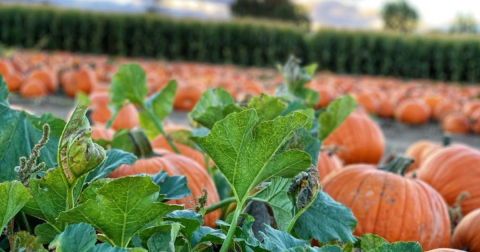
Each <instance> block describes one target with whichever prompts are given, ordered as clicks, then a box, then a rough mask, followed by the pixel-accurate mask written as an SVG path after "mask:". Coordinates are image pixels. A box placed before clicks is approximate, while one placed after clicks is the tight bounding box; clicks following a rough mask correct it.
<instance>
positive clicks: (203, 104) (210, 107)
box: [188, 88, 242, 129]
mask: <svg viewBox="0 0 480 252" xmlns="http://www.w3.org/2000/svg"><path fill="white" fill-rule="evenodd" d="M241 110H242V108H241V107H239V106H237V105H235V100H234V99H233V98H232V96H231V95H230V94H229V93H228V92H227V91H225V90H223V89H221V88H216V89H209V90H207V91H205V92H204V93H203V94H202V96H201V97H200V100H199V101H198V102H197V104H196V105H195V107H194V108H193V110H192V111H191V112H190V113H189V114H188V116H189V117H190V118H191V119H192V120H194V121H196V122H198V123H199V124H201V125H203V126H205V127H207V128H209V129H211V128H213V125H214V124H215V123H216V122H218V121H220V120H222V119H224V118H225V117H226V116H227V115H228V114H230V113H233V112H238V111H241Z"/></svg>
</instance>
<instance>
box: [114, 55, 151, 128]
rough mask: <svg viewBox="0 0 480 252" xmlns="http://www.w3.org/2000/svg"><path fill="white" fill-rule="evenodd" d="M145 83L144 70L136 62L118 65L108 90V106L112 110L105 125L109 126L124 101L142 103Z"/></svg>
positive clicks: (145, 90) (145, 89) (145, 88)
mask: <svg viewBox="0 0 480 252" xmlns="http://www.w3.org/2000/svg"><path fill="white" fill-rule="evenodd" d="M146 83H147V78H146V75H145V72H144V71H143V69H142V67H140V66H139V65H138V64H125V65H122V66H120V68H119V69H118V71H117V72H116V73H115V75H114V76H113V78H112V82H111V84H110V89H109V91H108V94H109V97H110V102H109V104H108V107H109V108H110V110H111V111H112V117H111V118H110V120H109V121H108V122H107V127H110V125H111V124H112V122H113V120H115V117H117V114H118V112H119V111H120V109H121V108H122V107H123V106H124V105H125V102H126V101H129V102H131V103H134V104H143V98H144V97H145V96H146V95H147V84H146Z"/></svg>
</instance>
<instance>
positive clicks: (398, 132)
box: [9, 94, 480, 157]
mask: <svg viewBox="0 0 480 252" xmlns="http://www.w3.org/2000/svg"><path fill="white" fill-rule="evenodd" d="M9 101H10V104H12V105H16V106H20V107H22V108H24V109H27V110H29V111H31V112H33V113H35V114H37V115H41V114H44V113H52V114H53V115H55V116H57V117H60V118H62V119H66V118H67V117H68V115H69V113H70V111H71V110H72V108H73V106H74V100H73V99H70V98H67V97H65V96H61V95H54V96H48V97H45V98H40V99H25V98H22V97H20V96H18V95H15V94H11V95H10V98H9ZM167 120H169V121H171V122H173V123H176V124H188V123H189V121H188V119H187V113H186V112H183V111H175V112H173V113H172V114H171V115H170V116H169V117H168V118H167ZM375 120H377V122H378V124H379V125H380V127H381V128H382V130H383V133H384V135H385V138H386V142H387V146H386V150H385V157H386V156H388V155H389V154H401V153H404V152H405V150H406V149H407V147H408V146H409V145H410V144H412V143H413V142H415V141H417V140H420V139H428V140H434V141H439V142H441V141H442V138H443V132H442V128H441V126H440V125H439V124H438V123H436V122H429V123H427V124H424V125H420V126H418V125H406V124H402V123H398V122H395V121H393V120H390V119H378V118H376V119H375ZM451 138H452V141H453V142H459V143H464V144H467V145H470V146H472V147H474V148H476V149H480V136H479V135H474V134H469V135H452V136H451Z"/></svg>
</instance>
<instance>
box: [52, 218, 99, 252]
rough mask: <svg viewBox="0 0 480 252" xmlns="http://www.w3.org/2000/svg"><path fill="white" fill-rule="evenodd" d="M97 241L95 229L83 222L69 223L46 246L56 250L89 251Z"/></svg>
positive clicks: (68, 251)
mask: <svg viewBox="0 0 480 252" xmlns="http://www.w3.org/2000/svg"><path fill="white" fill-rule="evenodd" d="M96 241H97V236H96V235H95V229H94V228H93V227H92V226H90V225H88V224H85V223H79V224H74V225H70V226H68V227H67V228H65V231H63V232H62V233H61V234H59V235H57V237H55V239H54V240H53V241H52V243H50V245H49V246H48V248H49V249H55V251H56V252H89V251H90V250H91V249H92V248H93V247H94V246H95V242H96Z"/></svg>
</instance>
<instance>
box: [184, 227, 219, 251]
mask: <svg viewBox="0 0 480 252" xmlns="http://www.w3.org/2000/svg"><path fill="white" fill-rule="evenodd" d="M225 238H226V236H225V235H224V234H223V233H222V232H221V231H220V230H217V229H213V228H211V227H203V226H202V227H199V228H198V229H197V230H196V231H195V232H193V234H192V236H191V237H190V247H191V248H192V249H195V248H197V247H199V246H200V245H202V244H207V245H210V244H222V243H223V241H224V240H225Z"/></svg>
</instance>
